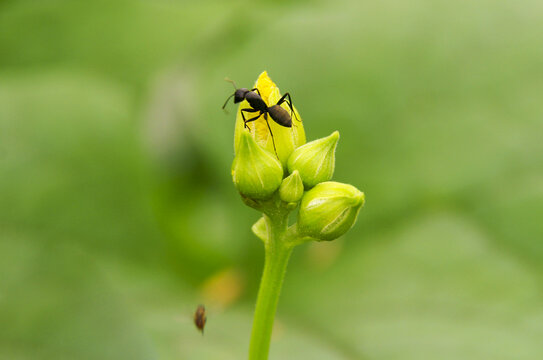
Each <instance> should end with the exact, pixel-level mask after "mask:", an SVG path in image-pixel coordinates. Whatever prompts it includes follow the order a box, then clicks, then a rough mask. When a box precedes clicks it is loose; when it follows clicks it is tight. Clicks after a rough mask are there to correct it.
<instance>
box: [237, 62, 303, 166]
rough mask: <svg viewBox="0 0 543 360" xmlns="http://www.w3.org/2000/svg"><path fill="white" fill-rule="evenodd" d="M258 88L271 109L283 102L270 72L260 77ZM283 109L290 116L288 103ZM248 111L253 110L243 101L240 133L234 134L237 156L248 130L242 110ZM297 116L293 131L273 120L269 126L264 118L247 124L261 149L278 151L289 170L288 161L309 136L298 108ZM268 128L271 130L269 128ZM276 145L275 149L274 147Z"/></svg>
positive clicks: (261, 117) (239, 110)
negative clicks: (246, 129) (242, 139)
mask: <svg viewBox="0 0 543 360" xmlns="http://www.w3.org/2000/svg"><path fill="white" fill-rule="evenodd" d="M254 87H255V88H257V89H258V92H259V93H260V95H261V97H262V100H264V102H265V103H266V104H267V105H268V106H273V105H275V104H277V102H278V101H279V99H281V93H280V92H279V88H278V87H277V85H275V83H274V82H273V81H272V80H271V79H270V77H269V76H268V73H267V72H266V71H264V72H262V74H260V76H259V77H258V79H257V81H256V83H255V86H254ZM281 106H282V107H283V108H284V109H285V110H287V111H288V112H289V113H290V112H291V110H290V108H289V107H288V104H287V103H286V102H284V103H283V104H281ZM247 108H251V106H250V105H249V103H248V102H247V100H244V101H242V102H241V103H240V105H239V108H238V112H237V116H236V129H235V133H234V150H235V151H236V153H237V152H238V147H239V144H240V139H241V133H242V132H243V130H244V129H245V125H244V123H243V117H242V116H241V110H242V109H247ZM294 113H295V114H296V116H292V127H284V126H281V125H279V124H278V123H276V122H275V121H273V119H272V118H271V117H270V116H268V120H267V122H266V119H264V116H263V115H261V116H260V117H259V118H258V119H256V120H255V121H251V122H249V123H247V126H248V127H249V130H250V132H251V135H252V136H253V137H254V139H255V140H256V142H257V143H258V145H260V146H262V147H263V148H264V149H266V150H268V151H269V152H271V153H275V151H277V156H278V158H279V161H281V164H282V165H283V166H284V167H285V168H286V166H287V160H288V158H289V156H290V154H291V153H292V152H293V151H294V149H296V148H297V147H298V146H300V145H302V144H305V132H304V125H303V122H302V118H301V117H300V114H299V113H298V111H297V110H296V108H294ZM257 114H258V113H254V115H255V116H256V115H257ZM246 115H247V114H246ZM268 124H269V126H270V128H268ZM270 129H271V131H272V133H273V139H272V134H270ZM274 142H275V148H274V146H273V144H274Z"/></svg>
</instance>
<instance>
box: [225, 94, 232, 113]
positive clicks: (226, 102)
mask: <svg viewBox="0 0 543 360" xmlns="http://www.w3.org/2000/svg"><path fill="white" fill-rule="evenodd" d="M234 95H235V94H232V95H230V96H229V97H228V99H226V101H225V102H224V105H223V106H222V109H223V110H224V111H225V112H226V113H227V114H228V111H226V104H228V101H230V99H231V98H232V96H234Z"/></svg>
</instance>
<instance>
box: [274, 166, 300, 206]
mask: <svg viewBox="0 0 543 360" xmlns="http://www.w3.org/2000/svg"><path fill="white" fill-rule="evenodd" d="M303 194H304V184H302V178H301V177H300V173H299V172H298V170H294V171H293V172H292V174H290V175H289V176H288V177H286V178H285V179H284V180H283V182H282V183H281V186H280V187H279V197H280V198H281V200H283V201H284V202H286V203H297V202H298V201H300V199H301V198H302V195H303Z"/></svg>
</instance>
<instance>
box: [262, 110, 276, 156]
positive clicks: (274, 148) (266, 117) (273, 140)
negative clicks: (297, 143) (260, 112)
mask: <svg viewBox="0 0 543 360" xmlns="http://www.w3.org/2000/svg"><path fill="white" fill-rule="evenodd" d="M264 120H266V125H268V130H270V135H271V138H272V144H273V151H275V156H277V158H278V159H279V155H278V154H277V148H276V147H275V138H274V137H273V132H272V130H271V127H270V123H269V121H268V113H264Z"/></svg>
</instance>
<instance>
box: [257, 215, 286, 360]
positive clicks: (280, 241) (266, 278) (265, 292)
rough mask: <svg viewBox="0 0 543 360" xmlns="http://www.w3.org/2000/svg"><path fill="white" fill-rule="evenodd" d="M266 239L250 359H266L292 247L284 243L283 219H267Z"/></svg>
mask: <svg viewBox="0 0 543 360" xmlns="http://www.w3.org/2000/svg"><path fill="white" fill-rule="evenodd" d="M268 219H269V222H268V223H269V224H270V231H269V238H268V241H267V242H266V246H265V260H264V271H263V273H262V279H261V280H260V288H259V290H258V296H257V300H256V308H255V315H254V320H253V330H252V332H251V342H250V345H249V360H266V359H268V353H269V349H270V340H271V334H272V329H273V321H274V318H275V311H276V309H277V303H278V301H279V294H280V293H281V287H282V286H283V279H284V278H285V273H286V269H287V265H288V260H289V258H290V254H291V253H292V249H293V246H292V245H289V244H288V243H287V242H286V241H285V234H286V229H287V226H286V223H287V219H286V217H275V218H271V217H268Z"/></svg>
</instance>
